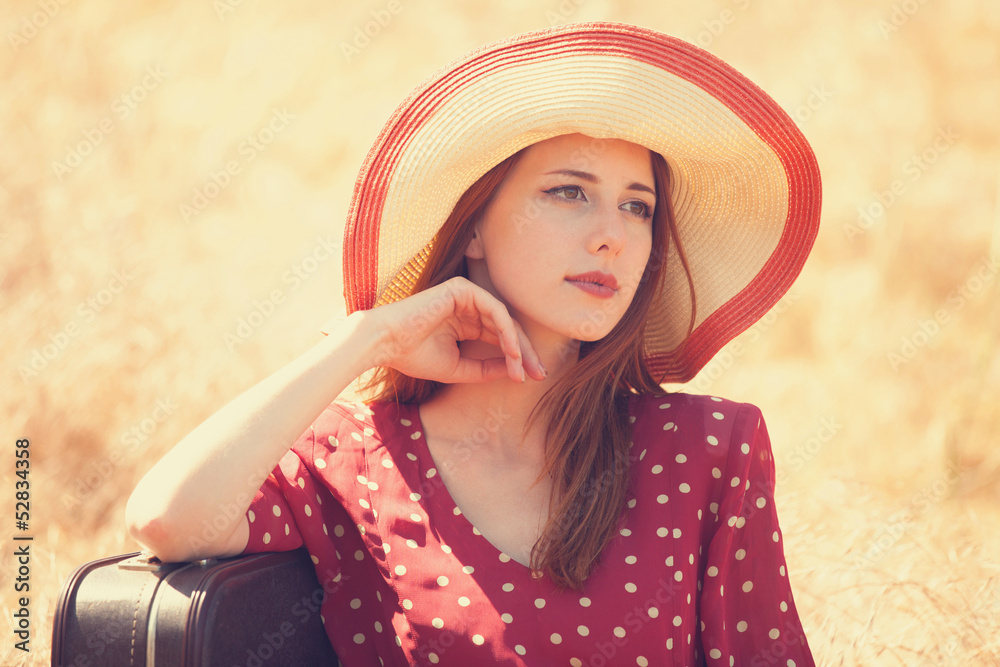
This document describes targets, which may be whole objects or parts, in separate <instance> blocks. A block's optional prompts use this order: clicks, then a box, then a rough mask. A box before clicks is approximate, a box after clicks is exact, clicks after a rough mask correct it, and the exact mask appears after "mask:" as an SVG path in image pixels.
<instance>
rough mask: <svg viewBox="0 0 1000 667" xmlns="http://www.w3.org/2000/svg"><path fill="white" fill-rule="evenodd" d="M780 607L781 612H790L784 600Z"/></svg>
mask: <svg viewBox="0 0 1000 667" xmlns="http://www.w3.org/2000/svg"><path fill="white" fill-rule="evenodd" d="M778 607H779V608H780V609H781V611H788V603H787V602H785V601H784V600H782V601H781V604H779V605H778Z"/></svg>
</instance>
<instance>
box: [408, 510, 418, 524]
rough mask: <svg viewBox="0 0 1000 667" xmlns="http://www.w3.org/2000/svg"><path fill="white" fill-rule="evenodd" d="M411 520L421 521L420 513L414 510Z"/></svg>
mask: <svg viewBox="0 0 1000 667" xmlns="http://www.w3.org/2000/svg"><path fill="white" fill-rule="evenodd" d="M410 520H411V521H416V522H418V523H419V522H420V515H419V514H417V513H416V512H414V513H413V514H411V515H410Z"/></svg>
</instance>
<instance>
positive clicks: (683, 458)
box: [674, 454, 688, 463]
mask: <svg viewBox="0 0 1000 667" xmlns="http://www.w3.org/2000/svg"><path fill="white" fill-rule="evenodd" d="M674 460H675V461H677V462H678V463H684V462H686V461H687V460H688V457H686V456H684V455H683V454H678V455H677V456H675V457H674Z"/></svg>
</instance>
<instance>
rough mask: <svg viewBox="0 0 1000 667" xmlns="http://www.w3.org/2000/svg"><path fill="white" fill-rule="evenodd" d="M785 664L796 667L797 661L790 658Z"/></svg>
mask: <svg viewBox="0 0 1000 667" xmlns="http://www.w3.org/2000/svg"><path fill="white" fill-rule="evenodd" d="M785 665H786V666H787V667H795V661H794V660H792V659H791V658H789V659H788V662H786V663H785Z"/></svg>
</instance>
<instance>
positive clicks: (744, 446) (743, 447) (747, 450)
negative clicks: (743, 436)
mask: <svg viewBox="0 0 1000 667" xmlns="http://www.w3.org/2000/svg"><path fill="white" fill-rule="evenodd" d="M740 451H741V452H743V453H744V454H749V453H750V445H748V444H747V443H745V442H744V443H743V444H742V445H740Z"/></svg>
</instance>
